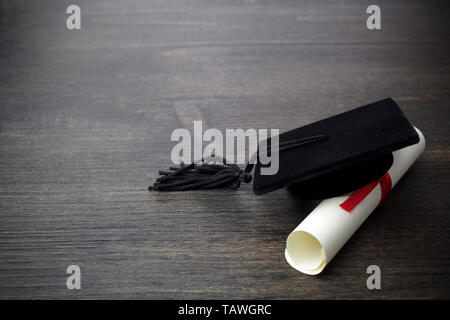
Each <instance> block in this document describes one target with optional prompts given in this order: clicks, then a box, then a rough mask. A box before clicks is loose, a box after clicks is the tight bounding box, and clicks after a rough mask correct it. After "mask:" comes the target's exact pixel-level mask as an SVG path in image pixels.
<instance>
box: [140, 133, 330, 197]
mask: <svg viewBox="0 0 450 320" xmlns="http://www.w3.org/2000/svg"><path fill="white" fill-rule="evenodd" d="M328 138H329V136H326V135H316V136H312V137H307V138H302V139H295V140H289V141H284V142H282V143H280V145H279V146H278V150H279V152H281V151H285V150H289V149H293V148H298V147H300V146H304V145H307V144H311V143H315V142H320V141H324V140H327V139H328ZM269 142H270V141H269ZM270 154H271V148H270V143H268V145H267V155H268V156H270ZM255 156H256V155H254V157H255ZM252 160H255V159H254V158H252ZM254 166H255V165H254V164H253V161H251V163H248V164H247V165H246V167H245V169H241V168H240V167H239V166H237V165H235V164H227V163H226V160H225V159H223V164H218V163H207V162H204V161H202V162H200V163H199V164H196V163H191V164H188V165H185V164H181V165H180V166H174V167H170V168H169V171H159V175H160V177H159V178H158V179H156V182H155V183H154V184H153V185H152V186H150V187H149V188H148V189H149V190H150V191H186V190H201V189H213V188H221V187H228V188H231V189H237V188H239V186H240V185H241V182H244V183H250V182H251V181H252V175H251V172H252V170H253V167H254Z"/></svg>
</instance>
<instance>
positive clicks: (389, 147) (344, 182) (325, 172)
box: [253, 98, 419, 199]
mask: <svg viewBox="0 0 450 320" xmlns="http://www.w3.org/2000/svg"><path fill="white" fill-rule="evenodd" d="M309 137H322V139H317V140H314V139H313V140H312V141H311V143H306V144H302V145H301V146H299V147H294V148H288V149H286V150H283V149H282V148H281V147H282V146H283V145H288V144H289V143H292V141H302V140H303V139H308V138H309ZM418 142H419V136H418V135H417V132H416V131H415V130H414V128H413V127H412V125H411V124H410V122H409V121H408V119H407V118H406V117H405V116H404V115H403V113H402V111H401V110H400V108H399V107H398V106H397V104H396V103H395V102H394V100H392V99H390V98H388V99H384V100H381V101H378V102H374V103H371V104H368V105H365V106H362V107H359V108H356V109H353V110H350V111H347V112H344V113H341V114H338V115H336V116H333V117H330V118H327V119H324V120H320V121H317V122H314V123H312V124H309V125H306V126H304V127H301V128H297V129H294V130H291V131H288V132H285V133H282V134H281V135H280V136H279V145H280V152H279V170H278V172H277V173H276V174H275V175H261V164H260V163H259V162H258V163H257V164H256V166H255V172H254V182H253V190H254V192H255V193H256V194H264V193H267V192H270V191H273V190H276V189H279V188H282V187H290V188H291V189H292V190H293V191H294V192H295V193H296V194H297V195H298V196H299V197H301V198H305V199H323V198H329V197H332V196H337V195H341V194H344V193H347V192H351V191H354V190H356V189H358V188H360V187H363V186H364V185H366V184H368V183H370V182H372V181H374V180H376V179H377V178H379V177H381V176H382V175H383V174H384V173H386V172H387V171H388V170H389V168H390V167H391V165H392V162H393V157H392V152H393V151H395V150H398V149H401V148H404V147H406V146H409V145H412V144H415V143H418Z"/></svg>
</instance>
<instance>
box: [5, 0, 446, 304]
mask: <svg viewBox="0 0 450 320" xmlns="http://www.w3.org/2000/svg"><path fill="white" fill-rule="evenodd" d="M73 2H74V3H76V4H78V5H79V6H80V7H81V11H82V12H81V26H82V30H81V31H69V30H67V29H66V25H65V21H66V17H67V15H66V8H67V6H68V5H69V4H71V3H72V2H69V1H56V0H54V1H40V2H36V3H30V2H28V1H1V3H0V201H1V202H0V297H1V298H194V299H195V298H274V299H286V298H289V299H298V298H327V299H334V298H337V299H347V298H363V299H367V298H377V299H386V298H394V299H397V298H398V299H403V298H419V299H421V298H450V289H449V288H450V287H449V286H450V212H449V211H450V210H449V209H450V199H449V185H450V175H449V167H450V166H449V165H450V162H449V157H450V148H449V146H450V130H449V121H450V117H449V114H450V113H449V107H450V58H449V57H450V23H449V21H450V20H449V19H450V18H449V13H450V9H449V8H448V6H447V7H446V6H445V5H444V4H443V3H438V2H433V1H406V0H405V1H396V2H395V3H392V1H389V2H388V1H377V4H378V5H379V6H380V7H381V10H382V29H381V30H375V31H370V30H368V29H367V28H366V18H367V16H368V15H367V14H366V12H365V11H366V8H367V6H368V5H370V4H372V1H356V0H355V1H348V0H346V1H320V2H319V1H296V0H288V1H275V0H274V1H258V0H255V1H252V0H248V1H244V0H243V1H219V0H216V1H209V0H196V1H167V0H158V1H145V0H133V1H121V0H103V1H81V0H77V1H73ZM388 96H391V97H393V98H394V99H395V100H396V101H397V102H398V103H399V104H400V106H401V107H402V109H403V110H404V112H405V114H406V115H407V116H408V118H409V119H410V120H411V121H412V122H413V124H414V125H415V126H417V127H418V128H420V129H421V130H422V131H423V133H424V134H425V136H426V138H427V148H426V150H425V152H424V154H423V155H422V156H421V158H420V159H419V160H418V161H417V163H416V164H415V165H414V166H413V167H412V169H411V170H410V171H409V172H408V173H407V174H406V175H405V176H404V177H403V179H402V180H401V181H400V183H399V184H398V185H397V186H396V187H395V189H394V190H393V191H392V192H391V194H390V195H389V198H388V199H387V201H386V202H385V203H384V204H383V205H382V206H381V207H380V208H378V209H377V210H376V211H375V212H374V213H373V214H372V215H371V216H370V218H369V219H368V220H367V221H366V222H365V223H364V224H363V226H362V227H361V228H360V229H359V231H358V232H357V233H356V234H355V235H354V236H353V237H352V238H351V239H350V241H349V242H348V243H347V244H346V245H345V246H344V248H343V249H342V250H341V252H340V253H339V254H338V255H337V256H336V257H335V259H334V260H333V261H332V262H331V263H330V265H329V266H328V267H327V268H326V269H325V271H324V272H323V274H321V275H320V276H315V277H312V276H307V275H304V274H301V273H299V272H297V271H295V270H294V269H292V268H291V267H290V266H289V265H288V264H287V263H286V262H285V259H284V255H283V254H284V248H285V241H286V238H287V236H288V234H289V233H290V232H291V231H292V230H293V229H294V228H295V226H297V225H298V224H299V223H300V222H301V221H302V219H303V218H304V217H305V216H306V215H307V214H308V213H309V212H310V211H311V210H312V209H313V208H314V206H315V205H316V204H317V203H315V202H305V201H300V200H298V199H296V198H295V197H294V196H292V195H291V194H290V193H288V192H287V191H286V190H281V191H277V192H273V193H270V194H267V195H265V196H259V197H257V196H254V195H253V193H252V191H251V187H250V186H249V185H246V186H244V187H242V188H241V190H239V191H231V190H225V191H223V190H220V191H201V192H186V193H168V194H159V193H150V192H149V191H147V187H148V185H149V184H150V183H151V182H152V181H153V179H155V178H156V176H157V171H158V170H159V169H162V168H167V167H168V166H169V165H170V151H171V148H172V147H173V146H174V143H173V142H171V141H170V134H171V133H172V131H173V130H174V129H176V128H180V127H185V128H188V129H190V130H192V126H193V121H194V120H203V121H204V124H205V126H208V127H214V128H219V129H221V130H224V129H225V128H244V129H246V128H279V129H280V130H281V131H285V130H288V129H292V128H295V127H298V126H301V125H304V124H307V123H310V122H311V121H314V120H318V119H321V118H324V117H327V116H330V115H333V114H335V113H339V112H342V111H345V110H349V109H351V108H353V107H356V106H358V105H362V104H366V103H369V102H372V101H375V100H378V99H382V98H385V97H388ZM71 264H76V265H79V266H80V267H81V274H82V276H81V283H82V289H81V290H68V289H67V287H66V278H67V274H66V268H67V266H69V265H71ZM372 264H377V265H379V266H380V267H381V270H382V289H381V290H368V289H367V287H366V279H367V277H368V275H367V274H366V268H367V266H369V265H372Z"/></svg>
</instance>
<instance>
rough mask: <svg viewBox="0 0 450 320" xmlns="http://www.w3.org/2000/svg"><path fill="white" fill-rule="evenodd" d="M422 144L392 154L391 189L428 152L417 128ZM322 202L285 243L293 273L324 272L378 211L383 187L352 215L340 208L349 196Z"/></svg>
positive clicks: (314, 273)
mask: <svg viewBox="0 0 450 320" xmlns="http://www.w3.org/2000/svg"><path fill="white" fill-rule="evenodd" d="M415 130H416V131H417V133H418V135H419V139H420V140H419V142H418V143H416V144H414V145H411V146H408V147H406V148H403V149H400V150H397V151H394V152H393V156H394V162H393V164H392V166H391V168H390V169H389V170H388V173H389V175H390V176H391V180H392V187H394V186H395V184H396V183H397V182H398V181H399V180H400V178H401V177H402V176H403V175H404V174H405V172H406V171H408V169H409V168H410V167H411V165H412V164H413V163H414V162H415V161H416V160H417V158H418V157H419V156H420V154H421V153H422V152H423V150H424V149H425V137H424V136H423V134H422V132H420V130H418V129H417V128H415ZM349 195H350V194H347V195H343V196H339V197H334V198H330V199H326V200H323V201H322V202H321V203H320V204H319V205H318V206H317V207H316V208H315V209H314V210H313V211H312V212H311V213H310V214H309V215H308V216H307V217H306V218H305V219H304V220H303V221H302V222H301V223H300V224H299V225H298V226H297V228H295V229H294V231H292V232H291V233H290V234H289V236H288V238H287V240H286V250H285V258H286V261H287V262H288V264H289V265H290V266H291V267H293V268H294V269H296V270H298V271H300V272H302V273H305V274H308V275H317V274H319V273H321V272H322V271H323V269H324V268H325V267H326V266H327V264H328V263H329V262H330V261H331V260H332V259H333V257H334V256H335V255H336V253H337V252H338V251H339V250H340V249H341V248H342V247H343V245H344V244H345V243H346V242H347V240H348V239H350V237H351V236H352V235H353V233H354V232H355V231H356V230H357V229H358V228H359V227H360V225H361V224H362V223H363V222H364V221H365V220H366V219H367V217H368V216H369V215H370V214H371V213H372V211H374V210H375V208H376V207H377V206H378V204H379V201H380V199H381V187H380V186H379V185H377V187H376V188H375V189H373V190H372V191H371V192H370V193H369V194H368V195H367V197H366V198H365V199H364V200H363V201H362V202H361V203H359V204H358V206H357V207H356V208H355V209H354V210H353V211H352V212H350V213H349V212H347V211H345V210H344V209H342V208H341V207H340V206H339V204H340V203H342V202H343V201H345V200H346V199H347V198H348V196H349Z"/></svg>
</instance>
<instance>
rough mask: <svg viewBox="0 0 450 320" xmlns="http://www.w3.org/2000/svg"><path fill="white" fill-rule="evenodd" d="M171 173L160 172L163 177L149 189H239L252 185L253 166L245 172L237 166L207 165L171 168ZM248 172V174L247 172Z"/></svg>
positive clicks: (248, 167) (248, 166) (249, 166)
mask: <svg viewBox="0 0 450 320" xmlns="http://www.w3.org/2000/svg"><path fill="white" fill-rule="evenodd" d="M169 169H170V170H169V171H159V174H160V175H161V177H159V178H158V179H156V182H155V183H154V184H153V185H152V186H150V187H149V188H148V189H149V190H153V191H185V190H201V189H212V188H221V187H229V188H231V189H237V188H239V186H240V185H241V182H244V183H250V182H251V181H252V175H251V174H250V171H251V170H252V169H253V165H247V167H246V169H245V170H242V169H241V168H239V166H237V165H235V164H226V163H224V164H217V163H211V164H209V163H205V162H202V163H200V164H194V163H192V164H189V165H184V164H181V165H180V166H174V167H170V168H169ZM246 170H248V172H247V171H246Z"/></svg>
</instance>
